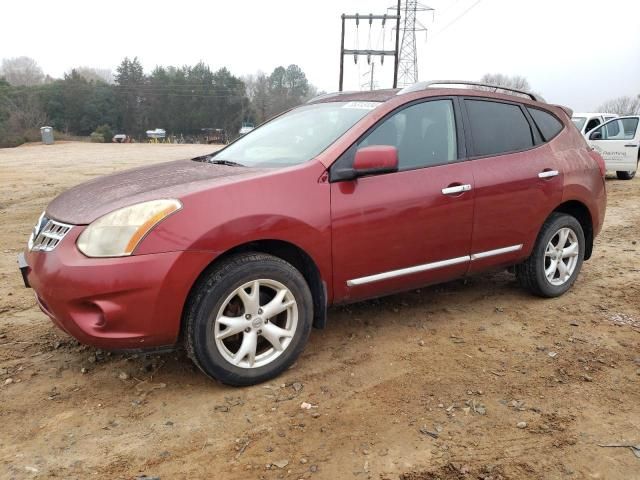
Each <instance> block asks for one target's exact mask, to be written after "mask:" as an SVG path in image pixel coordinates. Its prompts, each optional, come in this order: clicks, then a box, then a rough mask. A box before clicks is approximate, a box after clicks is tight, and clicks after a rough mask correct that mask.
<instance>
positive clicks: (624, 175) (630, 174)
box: [616, 156, 640, 180]
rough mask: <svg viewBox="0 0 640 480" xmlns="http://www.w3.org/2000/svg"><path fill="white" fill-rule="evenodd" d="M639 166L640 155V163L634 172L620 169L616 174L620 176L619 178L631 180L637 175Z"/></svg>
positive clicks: (639, 158)
mask: <svg viewBox="0 0 640 480" xmlns="http://www.w3.org/2000/svg"><path fill="white" fill-rule="evenodd" d="M638 168H640V156H639V157H638V164H637V167H636V169H635V171H633V172H625V171H618V172H616V176H617V177H618V180H631V179H632V178H633V177H635V176H636V172H637V171H638Z"/></svg>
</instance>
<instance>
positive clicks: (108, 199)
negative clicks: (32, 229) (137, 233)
mask: <svg viewBox="0 0 640 480" xmlns="http://www.w3.org/2000/svg"><path fill="white" fill-rule="evenodd" d="M265 171H267V170H265V169H256V168H247V167H236V166H226V165H215V164H211V163H207V162H202V161H197V160H177V161H172V162H167V163H159V164H153V165H149V166H145V167H141V168H135V169H133V170H126V171H124V172H119V173H114V174H111V175H106V176H103V177H99V178H96V179H94V180H90V181H88V182H85V183H82V184H80V185H78V186H76V187H73V188H71V189H69V190H67V191H66V192H64V193H62V194H61V195H59V196H58V197H56V198H55V199H54V200H53V201H52V202H51V203H50V204H49V206H48V207H47V216H48V217H50V218H54V219H56V220H58V221H60V222H65V223H69V224H72V225H86V224H89V223H91V222H93V221H94V220H95V219H96V218H98V217H101V216H102V215H105V214H107V213H109V212H112V211H114V210H117V209H118V208H122V207H126V206H128V205H133V204H135V203H140V202H145V201H148V200H157V199H159V198H180V197H181V196H183V195H187V194H189V193H193V192H197V191H201V190H205V189H208V188H211V187H213V186H217V185H222V184H224V183H229V182H234V181H237V180H240V179H242V178H246V177H251V176H256V175H259V174H261V173H264V172H265Z"/></svg>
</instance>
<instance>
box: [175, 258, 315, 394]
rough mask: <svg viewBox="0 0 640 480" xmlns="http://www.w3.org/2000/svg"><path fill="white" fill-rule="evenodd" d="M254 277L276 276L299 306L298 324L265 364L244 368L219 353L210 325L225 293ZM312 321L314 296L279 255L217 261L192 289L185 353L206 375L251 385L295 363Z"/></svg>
mask: <svg viewBox="0 0 640 480" xmlns="http://www.w3.org/2000/svg"><path fill="white" fill-rule="evenodd" d="M257 279H271V280H275V281H277V282H279V283H281V284H283V285H284V286H285V287H286V288H287V289H288V290H289V292H290V293H291V294H292V295H293V298H294V299H295V302H296V305H297V327H296V329H295V332H294V334H293V337H291V340H290V342H289V344H288V345H287V346H286V347H285V348H284V350H283V351H282V353H280V354H279V356H277V358H274V359H273V360H272V361H271V362H270V363H268V364H266V365H262V366H256V367H251V368H243V367H241V366H236V365H234V364H232V363H231V362H230V361H228V360H227V359H225V358H224V356H223V355H222V353H221V352H220V351H219V349H218V347H217V346H216V341H215V338H214V333H213V332H214V325H215V322H216V317H217V313H218V312H219V311H220V309H221V308H222V306H223V304H224V302H225V300H227V298H228V297H229V295H231V294H232V293H233V292H234V291H235V290H236V289H238V288H239V287H241V286H242V285H244V284H245V283H247V282H250V281H253V280H257ZM240 317H242V315H241V316H240ZM312 322H313V299H312V296H311V291H310V290H309V286H308V285H307V283H306V281H305V279H304V277H303V276H302V274H301V273H300V272H299V271H298V270H296V269H295V268H294V267H293V266H292V265H291V264H289V263H288V262H286V261H284V260H282V259H280V258H278V257H274V256H272V255H266V254H262V253H243V254H238V255H234V256H232V257H229V258H228V259H226V260H224V261H222V262H221V263H220V264H219V265H216V266H215V268H213V269H212V270H211V271H210V272H208V273H207V274H205V276H204V277H203V278H202V280H201V281H200V283H199V284H198V285H197V286H196V287H194V291H193V292H192V294H191V295H190V298H189V301H188V305H187V308H186V316H185V335H184V343H185V348H186V350H187V354H188V355H189V357H190V358H191V359H192V360H193V362H194V363H195V364H196V365H197V366H198V367H199V368H200V370H202V371H203V372H204V373H205V374H206V375H207V376H209V377H211V378H213V379H216V380H218V381H220V382H222V383H225V384H228V385H233V386H246V385H254V384H257V383H261V382H264V381H266V380H269V379H272V378H273V377H275V376H277V375H279V374H280V373H281V372H282V371H284V370H285V369H287V368H288V367H290V366H291V365H292V364H293V362H294V361H295V360H296V359H297V358H298V356H299V355H300V353H301V352H302V350H303V349H304V346H305V344H306V342H307V340H308V338H309V334H310V332H311V325H312ZM258 333H259V332H258ZM238 335H241V334H238Z"/></svg>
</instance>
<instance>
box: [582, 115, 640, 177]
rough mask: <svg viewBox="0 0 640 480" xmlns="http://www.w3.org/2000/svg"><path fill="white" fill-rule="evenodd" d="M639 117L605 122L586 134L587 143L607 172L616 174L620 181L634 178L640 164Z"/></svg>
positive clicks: (634, 116)
mask: <svg viewBox="0 0 640 480" xmlns="http://www.w3.org/2000/svg"><path fill="white" fill-rule="evenodd" d="M638 123H640V116H637V115H633V116H628V117H618V118H614V119H613V120H609V121H608V122H605V123H604V124H603V125H600V126H599V127H596V128H595V129H594V130H592V131H590V132H589V133H588V134H587V143H588V144H589V145H590V146H591V147H593V149H594V150H596V151H597V152H598V153H599V154H600V155H602V158H604V163H605V165H606V167H607V170H609V171H614V172H616V175H617V176H618V178H619V179H620V180H631V179H632V178H633V177H635V175H636V172H637V171H638V164H639V163H640V128H638Z"/></svg>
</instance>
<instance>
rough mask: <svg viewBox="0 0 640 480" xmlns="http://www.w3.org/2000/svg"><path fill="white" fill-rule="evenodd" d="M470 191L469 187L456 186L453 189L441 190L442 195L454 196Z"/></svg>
mask: <svg viewBox="0 0 640 480" xmlns="http://www.w3.org/2000/svg"><path fill="white" fill-rule="evenodd" d="M469 190H471V185H469V184H465V185H456V186H455V187H447V188H443V189H442V194H443V195H454V194H456V193H462V192H468V191H469Z"/></svg>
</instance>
